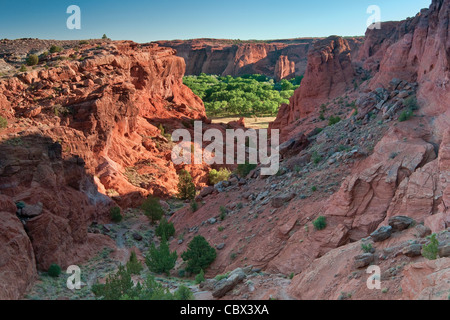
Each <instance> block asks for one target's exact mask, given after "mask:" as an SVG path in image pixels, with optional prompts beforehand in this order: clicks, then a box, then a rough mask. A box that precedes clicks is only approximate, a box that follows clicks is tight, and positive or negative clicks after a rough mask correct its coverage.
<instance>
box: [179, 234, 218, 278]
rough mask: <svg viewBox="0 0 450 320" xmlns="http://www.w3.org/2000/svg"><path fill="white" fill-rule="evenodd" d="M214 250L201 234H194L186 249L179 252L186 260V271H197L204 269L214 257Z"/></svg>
mask: <svg viewBox="0 0 450 320" xmlns="http://www.w3.org/2000/svg"><path fill="white" fill-rule="evenodd" d="M216 255H217V253H216V250H215V249H214V248H213V247H211V246H210V245H209V243H208V241H206V239H205V238H204V237H202V236H196V237H194V239H192V241H191V242H190V243H189V245H188V250H187V251H185V252H183V253H182V254H181V257H182V258H183V260H184V261H186V262H187V267H186V271H188V272H192V273H199V272H200V271H201V270H204V269H206V268H207V267H208V266H209V265H210V264H211V263H212V262H213V261H214V260H215V259H216Z"/></svg>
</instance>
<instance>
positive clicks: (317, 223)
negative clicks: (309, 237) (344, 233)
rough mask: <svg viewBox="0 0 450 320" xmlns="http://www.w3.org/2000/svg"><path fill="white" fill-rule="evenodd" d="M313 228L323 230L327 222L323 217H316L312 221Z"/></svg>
mask: <svg viewBox="0 0 450 320" xmlns="http://www.w3.org/2000/svg"><path fill="white" fill-rule="evenodd" d="M313 226H314V228H315V229H316V230H323V229H325V228H326V227H327V221H326V218H325V217H324V216H320V217H318V218H317V219H316V220H314V221H313Z"/></svg>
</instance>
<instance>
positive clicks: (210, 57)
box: [157, 38, 361, 80]
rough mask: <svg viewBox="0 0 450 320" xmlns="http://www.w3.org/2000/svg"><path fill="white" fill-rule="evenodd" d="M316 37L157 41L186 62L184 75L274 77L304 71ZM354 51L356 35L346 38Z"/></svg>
mask: <svg viewBox="0 0 450 320" xmlns="http://www.w3.org/2000/svg"><path fill="white" fill-rule="evenodd" d="M319 40H320V39H314V38H305V39H290V40H271V41H265V42H256V41H253V42H252V41H248V42H245V41H233V40H217V39H195V40H186V41H182V40H175V41H158V42H157V43H158V44H160V45H161V46H165V47H171V48H174V49H176V50H177V54H178V55H179V56H180V57H183V58H184V59H185V61H186V74H187V75H199V74H200V73H202V72H203V73H206V74H217V75H224V76H225V75H231V76H239V75H244V74H264V75H267V76H270V77H273V78H275V79H276V80H280V79H285V78H292V77H295V76H300V75H303V74H304V73H305V70H306V68H307V54H308V50H309V49H310V47H311V46H312V45H313V44H314V43H315V42H317V41H319ZM348 41H349V42H350V43H351V46H352V48H353V49H354V50H355V51H357V50H358V48H359V47H360V45H361V39H360V38H352V39H349V40H348Z"/></svg>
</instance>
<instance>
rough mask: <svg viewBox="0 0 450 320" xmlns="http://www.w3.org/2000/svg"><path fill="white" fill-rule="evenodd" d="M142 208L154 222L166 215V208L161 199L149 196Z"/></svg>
mask: <svg viewBox="0 0 450 320" xmlns="http://www.w3.org/2000/svg"><path fill="white" fill-rule="evenodd" d="M141 209H142V210H143V211H144V214H145V215H146V216H147V218H148V219H149V220H150V222H151V223H152V224H154V223H155V222H156V221H159V220H161V218H162V216H163V215H164V210H163V208H162V207H161V204H160V203H159V199H158V198H155V197H152V196H149V197H148V198H147V199H146V200H145V201H144V203H143V204H142V205H141Z"/></svg>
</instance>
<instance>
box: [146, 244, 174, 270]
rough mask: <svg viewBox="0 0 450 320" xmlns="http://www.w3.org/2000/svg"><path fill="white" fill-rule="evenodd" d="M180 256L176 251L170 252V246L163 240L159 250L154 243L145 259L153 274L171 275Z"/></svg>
mask: <svg viewBox="0 0 450 320" xmlns="http://www.w3.org/2000/svg"><path fill="white" fill-rule="evenodd" d="M177 258H178V254H177V252H176V251H174V252H170V249H169V244H168V242H167V240H166V239H165V238H162V240H161V244H160V245H159V247H158V248H156V247H155V244H154V243H152V244H151V245H150V248H149V250H148V253H147V256H146V257H145V263H146V264H147V266H148V268H149V269H150V271H152V272H156V273H165V274H167V275H169V274H170V270H172V269H173V268H174V267H175V263H176V261H177Z"/></svg>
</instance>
